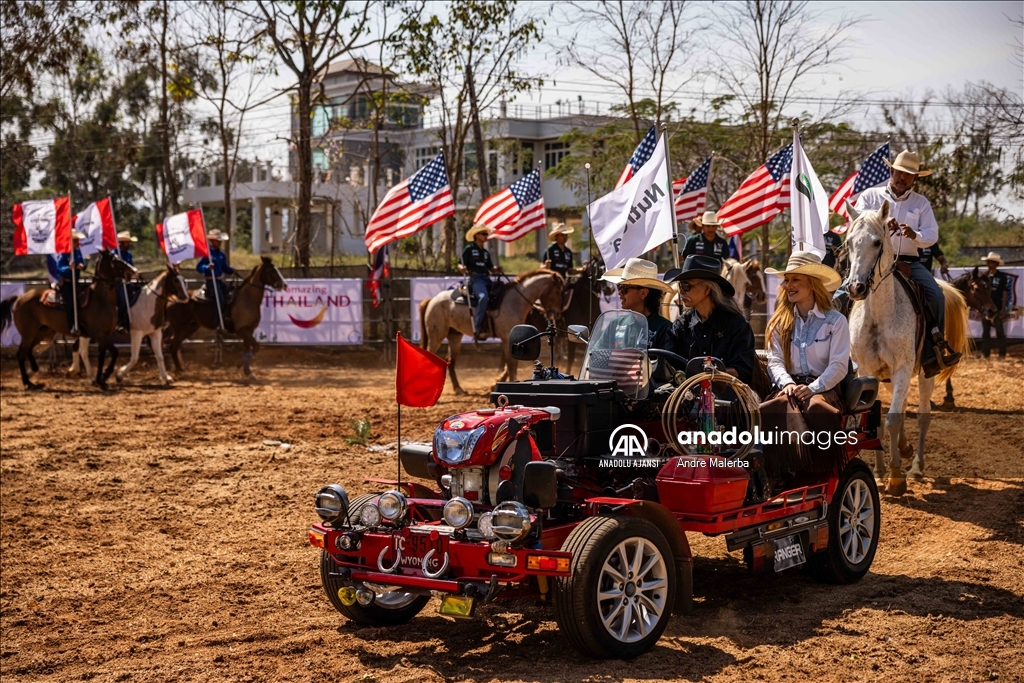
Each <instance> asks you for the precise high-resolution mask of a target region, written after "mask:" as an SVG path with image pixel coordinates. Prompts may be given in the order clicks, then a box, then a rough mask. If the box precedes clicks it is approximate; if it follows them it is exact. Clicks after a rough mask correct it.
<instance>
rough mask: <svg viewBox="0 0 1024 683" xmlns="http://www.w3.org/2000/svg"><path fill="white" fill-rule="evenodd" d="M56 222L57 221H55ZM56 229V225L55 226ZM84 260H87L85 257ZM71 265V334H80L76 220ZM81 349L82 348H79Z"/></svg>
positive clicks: (72, 240)
mask: <svg viewBox="0 0 1024 683" xmlns="http://www.w3.org/2000/svg"><path fill="white" fill-rule="evenodd" d="M68 213H71V193H70V192H69V193H68ZM54 223H55V224H56V221H54ZM54 228H55V229H56V225H55V226H54ZM83 260H85V259H84V258H83ZM68 261H70V265H71V308H72V310H74V312H75V326H74V327H72V328H71V334H72V335H76V334H78V287H77V282H78V262H77V261H76V260H75V222H74V220H72V221H71V256H70V257H69V258H68ZM79 351H81V349H79Z"/></svg>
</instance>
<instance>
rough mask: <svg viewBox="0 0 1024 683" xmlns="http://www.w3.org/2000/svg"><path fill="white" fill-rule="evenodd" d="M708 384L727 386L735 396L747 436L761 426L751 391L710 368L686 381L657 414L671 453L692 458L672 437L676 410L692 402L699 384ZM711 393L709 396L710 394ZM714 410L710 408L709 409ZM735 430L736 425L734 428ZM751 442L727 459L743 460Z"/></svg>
mask: <svg viewBox="0 0 1024 683" xmlns="http://www.w3.org/2000/svg"><path fill="white" fill-rule="evenodd" d="M705 380H707V381H710V382H711V383H712V385H714V383H715V382H720V383H723V384H728V385H729V386H731V387H732V388H733V391H735V392H736V396H737V398H738V399H739V405H740V413H741V414H742V415H743V420H744V423H745V425H743V426H744V427H745V428H746V431H747V432H750V433H753V431H754V428H755V427H759V426H760V425H761V411H760V409H759V406H760V403H761V401H760V399H759V398H758V396H757V394H756V393H755V392H754V390H753V389H751V388H750V387H748V386H747V385H746V384H744V383H743V382H741V381H740V380H738V379H737V378H735V377H733V376H732V375H730V374H729V373H727V372H718V371H716V370H715V369H714V368H712V369H711V371H710V372H702V373H700V374H697V375H694V376H693V377H690V378H688V379H687V380H686V381H684V382H683V383H682V384H680V385H679V387H678V388H677V389H676V390H675V391H673V392H672V395H671V396H669V398H668V400H667V401H666V402H665V407H664V409H663V410H662V411H661V428H662V429H663V430H664V431H665V435H666V436H668V437H669V443H670V444H671V445H672V450H674V451H675V452H676V453H679V454H680V455H692V454H691V453H690V452H689V451H687V450H686V448H684V447H683V445H682V444H681V443H679V439H678V437H677V436H676V424H677V423H678V422H679V415H678V413H679V409H680V408H681V407H682V405H683V402H684V401H692V400H694V399H695V398H696V395H695V392H694V389H695V388H696V389H697V390H698V391H699V390H700V383H701V382H703V381H705ZM712 393H713V392H712ZM712 410H714V407H712ZM737 426H738V427H739V426H740V425H737ZM753 447H754V444H753V440H751V443H748V444H745V445H741V446H740V449H739V450H738V451H737V452H736V453H735V454H734V455H732V456H731V457H733V458H736V459H738V460H739V459H743V457H744V456H745V455H746V454H747V453H749V452H750V451H751V449H753Z"/></svg>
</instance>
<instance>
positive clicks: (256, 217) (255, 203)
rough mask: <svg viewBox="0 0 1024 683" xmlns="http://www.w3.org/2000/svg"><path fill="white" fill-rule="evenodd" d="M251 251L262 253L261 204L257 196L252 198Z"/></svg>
mask: <svg viewBox="0 0 1024 683" xmlns="http://www.w3.org/2000/svg"><path fill="white" fill-rule="evenodd" d="M252 253H254V254H262V253H263V204H262V203H261V202H260V200H259V198H258V197H254V198H253V200H252Z"/></svg>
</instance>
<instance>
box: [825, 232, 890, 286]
mask: <svg viewBox="0 0 1024 683" xmlns="http://www.w3.org/2000/svg"><path fill="white" fill-rule="evenodd" d="M850 231H851V232H852V231H853V228H850ZM882 239H883V240H885V239H888V237H886V236H883V237H882ZM848 244H849V240H847V243H846V244H844V245H843V246H842V248H843V249H847V245H848ZM883 253H885V244H884V243H879V245H878V253H877V254H876V255H875V261H874V263H872V264H871V274H870V275H868V281H867V285H868V292H869V293H871V294H874V293H875V292H876V291H877V290H878V288H879V287H881V286H882V283H883V282H885V279H886V278H887V277H889V276H890V275H892V274H893V272H894V271H895V270H896V262H897V260H898V258H897V257H894V258H893V260H892V265H891V266H889V268H888V269H886V271H885V273H884V274H883V275H882V278H881V279H880V280H879V281H878V284H875V273H876V272H877V271H878V267H879V262H880V261H881V260H882V254H883ZM837 259H838V256H837ZM852 277H853V264H852V263H851V264H850V266H849V272H847V274H846V280H845V281H844V282H843V289H845V290H846V291H847V292H849V291H850V285H852V284H853V280H852Z"/></svg>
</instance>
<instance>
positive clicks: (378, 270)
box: [366, 244, 391, 308]
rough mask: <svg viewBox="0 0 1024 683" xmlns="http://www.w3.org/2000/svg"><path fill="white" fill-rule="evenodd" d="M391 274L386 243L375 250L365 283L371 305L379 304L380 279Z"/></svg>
mask: <svg viewBox="0 0 1024 683" xmlns="http://www.w3.org/2000/svg"><path fill="white" fill-rule="evenodd" d="M390 274H391V259H389V258H388V245H386V244H385V245H384V246H383V247H381V248H380V249H378V250H377V253H376V254H375V255H374V257H373V268H372V269H371V272H370V279H369V280H367V281H366V285H367V286H368V287H369V288H370V295H371V296H372V297H373V307H374V308H377V306H380V281H381V280H383V279H384V278H386V277H387V276H388V275H390Z"/></svg>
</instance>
